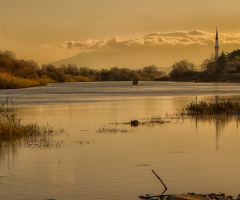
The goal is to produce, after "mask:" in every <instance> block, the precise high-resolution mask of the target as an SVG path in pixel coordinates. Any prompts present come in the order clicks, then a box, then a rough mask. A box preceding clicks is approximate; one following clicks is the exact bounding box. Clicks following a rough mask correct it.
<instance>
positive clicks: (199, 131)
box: [0, 82, 240, 200]
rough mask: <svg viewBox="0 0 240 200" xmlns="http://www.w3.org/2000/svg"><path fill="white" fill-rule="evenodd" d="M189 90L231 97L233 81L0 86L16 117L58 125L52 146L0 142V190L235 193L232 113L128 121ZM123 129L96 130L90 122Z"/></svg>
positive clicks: (237, 151) (174, 103)
mask: <svg viewBox="0 0 240 200" xmlns="http://www.w3.org/2000/svg"><path fill="white" fill-rule="evenodd" d="M196 96H198V97H197V98H198V100H199V101H200V100H206V101H214V100H215V98H216V96H218V98H220V99H229V98H230V99H233V100H239V99H240V84H222V83H221V84H214V83H158V82H142V83H141V84H140V85H139V86H132V85H131V83H130V82H103V83H102V82H101V83H57V84H49V85H48V86H46V87H36V88H29V89H20V90H0V99H1V100H4V99H6V97H9V98H11V99H12V100H13V102H14V105H15V107H16V109H17V110H18V112H19V115H20V116H21V118H22V121H23V122H26V123H31V122H34V123H35V122H37V123H38V124H40V125H46V124H50V125H52V126H54V127H55V128H59V127H61V128H64V129H65V130H66V134H63V135H61V136H56V137H55V140H56V141H58V142H59V143H60V144H61V146H58V147H55V146H54V147H51V148H37V147H33V148H32V147H28V146H24V145H22V146H21V147H19V146H14V147H13V146H9V147H4V148H2V149H0V197H1V198H0V199H14V200H15V199H18V200H19V199H23V200H28V199H34V200H35V199H36V200H38V199H39V200H45V199H57V200H59V199H66V200H67V199H68V200H69V199H73V200H75V199H99V200H105V199H107V200H108V199H109V200H124V199H127V200H128V199H129V200H136V199H138V198H137V196H138V195H144V194H146V193H153V194H160V193H161V192H162V191H163V186H162V185H161V184H160V182H159V181H158V180H157V179H156V177H155V176H154V175H153V174H152V172H151V170H152V169H153V170H155V172H156V173H157V174H158V175H159V176H160V177H161V178H162V179H163V181H164V182H165V184H166V185H167V187H168V188H169V190H168V191H167V193H168V194H175V193H184V192H196V193H210V192H215V193H218V192H225V193H226V194H232V195H237V194H239V193H240V188H239V181H240V172H239V166H240V160H239V155H240V146H239V144H240V134H239V131H238V126H239V124H238V119H229V120H225V121H223V120H216V119H212V120H208V121H206V120H194V119H187V120H186V119H184V120H178V121H176V120H173V121H172V122H171V123H166V124H162V125H155V126H138V127H131V126H129V125H126V124H122V123H125V122H130V120H133V119H137V120H139V121H145V120H147V119H148V118H151V117H154V116H162V117H164V116H165V115H166V113H174V112H177V110H178V109H180V108H182V107H183V106H185V105H186V104H187V103H190V102H192V101H195V99H196ZM102 128H104V129H105V130H112V129H117V130H124V132H120V131H118V132H102V133H99V132H98V130H99V129H102Z"/></svg>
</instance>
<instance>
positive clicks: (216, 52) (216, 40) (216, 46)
mask: <svg viewBox="0 0 240 200" xmlns="http://www.w3.org/2000/svg"><path fill="white" fill-rule="evenodd" d="M218 50H219V46H218V30H217V28H216V39H215V61H217V59H218Z"/></svg>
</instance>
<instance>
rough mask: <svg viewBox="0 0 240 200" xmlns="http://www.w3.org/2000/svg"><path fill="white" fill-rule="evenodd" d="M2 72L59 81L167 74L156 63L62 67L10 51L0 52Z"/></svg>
mask: <svg viewBox="0 0 240 200" xmlns="http://www.w3.org/2000/svg"><path fill="white" fill-rule="evenodd" d="M0 72H1V73H8V74H11V75H13V76H15V77H21V78H27V79H37V78H42V77H48V78H50V79H52V80H54V81H57V82H65V81H71V80H72V81H78V80H80V78H81V80H82V81H132V80H135V79H138V80H142V81H152V80H154V79H155V78H160V77H162V76H164V75H166V73H165V72H164V71H161V70H159V69H158V68H157V67H156V66H154V65H151V66H146V67H144V68H143V69H129V68H119V67H112V68H110V69H100V70H98V69H91V68H89V67H78V66H77V65H75V64H67V65H65V64H63V65H61V66H60V67H56V66H54V65H53V64H42V65H41V66H38V64H37V63H36V62H34V61H32V60H30V61H26V60H22V59H21V60H18V59H16V57H15V55H14V53H12V52H10V51H4V52H0ZM84 78H85V79H84ZM81 80H80V81H81Z"/></svg>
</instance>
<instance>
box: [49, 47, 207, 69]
mask: <svg viewBox="0 0 240 200" xmlns="http://www.w3.org/2000/svg"><path fill="white" fill-rule="evenodd" d="M201 53H202V54H203V55H202V54H201ZM204 54H205V55H204ZM199 55H201V56H199ZM208 55H209V52H208V51H206V52H205V51H202V48H200V49H197V50H196V51H195V52H193V51H189V49H187V47H186V48H184V49H182V48H180V47H177V46H176V47H175V48H169V47H167V46H166V48H164V50H163V49H158V48H153V47H151V48H149V49H147V48H144V49H143V48H136V49H132V48H131V49H118V50H97V51H92V52H84V53H79V54H77V55H75V56H73V57H69V58H67V59H63V60H59V61H56V62H52V64H54V65H55V66H61V65H62V64H69V63H70V64H76V65H77V66H79V67H83V66H87V67H90V68H93V69H101V68H111V67H116V66H117V67H127V68H133V69H140V68H143V67H145V66H150V65H155V66H156V67H159V68H163V70H164V71H166V72H167V71H170V69H169V67H171V66H172V64H173V63H175V62H177V61H180V60H183V59H187V60H188V61H190V62H193V63H195V64H197V65H200V63H201V62H202V60H203V58H206V57H207V56H208ZM205 56H206V57H205ZM190 58H191V59H190Z"/></svg>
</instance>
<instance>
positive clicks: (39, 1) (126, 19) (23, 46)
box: [0, 0, 240, 68]
mask: <svg viewBox="0 0 240 200" xmlns="http://www.w3.org/2000/svg"><path fill="white" fill-rule="evenodd" d="M0 5H1V6H0V24H1V27H0V44H1V48H0V50H1V51H4V50H10V51H13V52H14V53H15V54H16V56H17V58H19V59H27V60H30V59H32V60H34V61H36V62H37V63H38V64H42V63H49V62H52V61H57V60H61V59H65V58H68V57H71V56H74V55H76V54H78V53H81V52H92V51H94V52H95V53H97V52H98V51H108V52H109V51H118V52H119V53H123V54H124V52H128V53H126V54H125V57H124V59H125V60H128V59H131V62H130V60H129V63H131V66H132V67H140V66H139V65H140V64H141V59H140V58H138V59H140V60H138V62H139V63H138V64H137V61H136V59H137V57H139V55H142V54H143V53H141V54H138V53H137V52H138V51H139V50H140V51H141V52H146V56H148V58H145V61H143V62H142V63H143V64H144V65H147V64H148V63H149V64H155V65H156V66H159V67H162V66H166V67H167V65H171V64H172V63H174V62H176V61H179V60H180V59H187V60H189V61H192V62H194V63H196V64H201V61H202V60H203V59H205V58H206V57H209V56H210V54H211V53H214V48H213V46H214V35H215V31H216V26H217V27H218V31H219V46H220V51H222V50H224V51H227V52H228V51H232V50H234V49H238V48H239V46H240V20H239V19H240V12H239V10H240V1H239V0H0ZM128 55H131V57H129V56H128ZM143 55H144V54H143ZM158 55H159V60H158ZM161 55H164V56H161ZM119 59H120V58H119V57H115V63H116V64H115V66H118V65H120V66H121V65H122V64H123V63H122V59H123V58H122V57H121V60H119ZM135 61H136V62H135ZM112 63H114V61H112ZM112 63H111V64H112ZM126 63H127V62H126ZM134 63H136V65H135V64H134ZM124 65H126V64H125V63H124ZM94 66H95V68H97V67H98V64H97V62H96V63H95V64H94V63H92V66H90V67H94ZM101 67H104V66H101ZM106 67H109V66H107V64H106ZM126 67H130V66H126Z"/></svg>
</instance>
